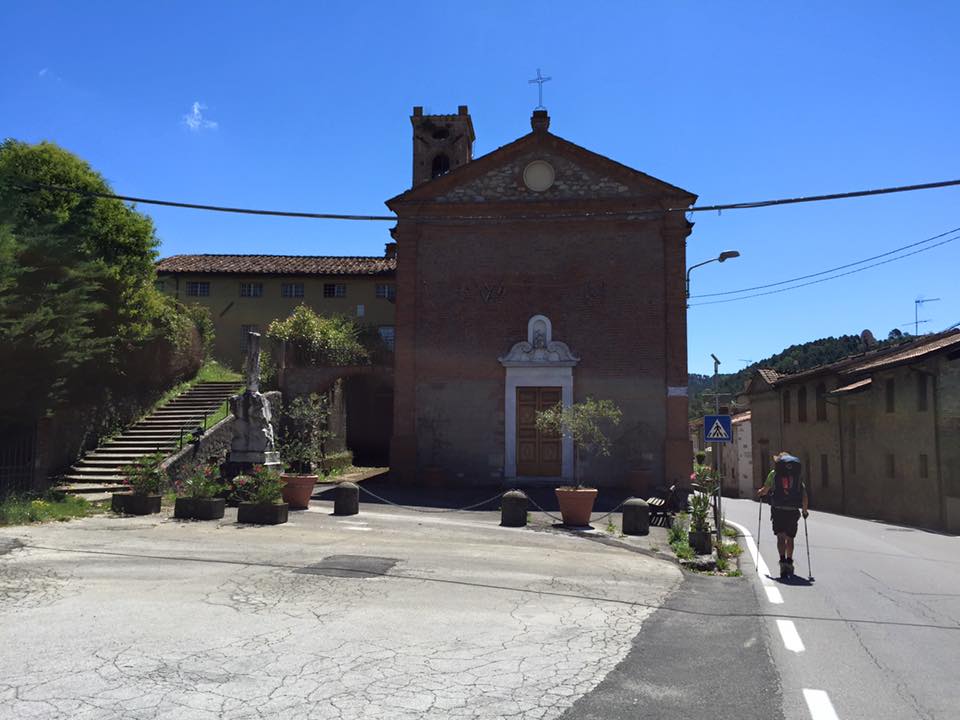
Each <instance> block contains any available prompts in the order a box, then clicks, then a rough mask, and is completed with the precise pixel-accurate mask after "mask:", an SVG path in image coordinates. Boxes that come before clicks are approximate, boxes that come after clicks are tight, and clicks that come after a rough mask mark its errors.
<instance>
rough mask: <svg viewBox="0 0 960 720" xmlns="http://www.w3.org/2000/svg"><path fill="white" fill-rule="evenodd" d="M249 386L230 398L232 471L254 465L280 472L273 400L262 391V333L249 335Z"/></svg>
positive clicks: (241, 470)
mask: <svg viewBox="0 0 960 720" xmlns="http://www.w3.org/2000/svg"><path fill="white" fill-rule="evenodd" d="M247 338H248V340H247V363H246V365H247V389H246V390H245V391H244V392H243V393H242V394H241V395H234V396H233V397H232V398H230V412H232V413H233V416H234V418H236V420H235V421H234V423H233V440H232V441H231V443H230V455H229V456H228V458H227V465H228V466H229V467H230V468H231V470H234V469H235V470H236V472H238V473H239V472H244V471H246V470H248V469H249V468H250V466H252V465H263V466H265V467H268V468H271V469H274V470H277V471H280V470H282V469H283V467H282V465H281V463H280V454H279V453H278V452H277V450H276V444H275V442H274V437H273V426H272V425H271V419H272V415H271V413H270V402H269V401H268V400H267V398H266V397H265V396H264V395H263V394H261V392H260V333H255V332H251V333H249V335H248V336H247Z"/></svg>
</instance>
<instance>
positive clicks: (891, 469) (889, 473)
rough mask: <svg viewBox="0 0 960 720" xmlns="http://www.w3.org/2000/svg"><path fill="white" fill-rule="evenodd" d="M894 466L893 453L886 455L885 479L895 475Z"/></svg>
mask: <svg viewBox="0 0 960 720" xmlns="http://www.w3.org/2000/svg"><path fill="white" fill-rule="evenodd" d="M896 469H897V468H896V464H895V462H894V457H893V453H887V477H888V478H892V477H894V475H895V473H896Z"/></svg>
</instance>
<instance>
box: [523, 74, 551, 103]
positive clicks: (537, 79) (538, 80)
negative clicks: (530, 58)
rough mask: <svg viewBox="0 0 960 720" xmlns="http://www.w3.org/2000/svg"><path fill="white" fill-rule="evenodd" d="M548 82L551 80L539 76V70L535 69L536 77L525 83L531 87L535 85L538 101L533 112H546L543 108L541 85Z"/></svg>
mask: <svg viewBox="0 0 960 720" xmlns="http://www.w3.org/2000/svg"><path fill="white" fill-rule="evenodd" d="M550 80H553V78H549V77H544V76H543V75H541V74H540V68H537V76H536V77H535V78H534V79H533V80H528V81H527V83H528V84H530V85H533V84H534V83H536V84H537V99H538V100H539V104H538V105H537V107H535V108H534V109H535V110H546V108H545V107H544V106H543V84H544V83H545V82H549V81H550Z"/></svg>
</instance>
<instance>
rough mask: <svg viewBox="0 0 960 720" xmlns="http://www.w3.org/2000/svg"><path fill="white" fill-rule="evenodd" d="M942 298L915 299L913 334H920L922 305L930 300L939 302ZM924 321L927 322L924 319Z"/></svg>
mask: <svg viewBox="0 0 960 720" xmlns="http://www.w3.org/2000/svg"><path fill="white" fill-rule="evenodd" d="M938 300H940V298H917V299H916V300H914V301H913V334H914V335H919V334H920V306H921V305H923V304H924V303H928V302H937V301H938ZM924 322H927V321H926V320H924Z"/></svg>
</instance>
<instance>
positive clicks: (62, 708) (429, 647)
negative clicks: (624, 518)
mask: <svg viewBox="0 0 960 720" xmlns="http://www.w3.org/2000/svg"><path fill="white" fill-rule="evenodd" d="M330 511H331V507H330V504H329V503H323V502H314V504H313V507H312V508H311V510H309V511H306V512H301V513H291V522H290V523H288V524H287V525H281V526H275V527H250V526H236V525H233V524H232V520H233V518H234V517H235V513H236V511H235V510H232V511H231V510H228V516H227V518H226V519H225V520H224V521H222V522H205V523H198V522H180V521H176V520H172V519H170V518H167V517H164V516H153V517H147V518H118V517H109V516H104V517H96V518H87V519H84V520H79V521H73V522H70V523H57V524H48V525H33V526H26V527H14V528H4V529H0V546H2V547H3V548H4V550H5V551H4V552H2V553H0V618H2V624H0V646H2V647H3V648H4V651H3V653H2V654H0V678H2V680H0V718H18V719H22V718H82V719H85V718H118V719H119V718H124V719H125V720H126V719H143V720H159V719H161V718H163V719H166V718H191V719H198V720H205V719H207V718H211V719H212V718H238V719H239V718H267V717H269V718H338V719H343V720H346V719H348V718H431V717H434V718H518V719H520V718H523V719H526V718H531V719H532V718H543V719H546V718H556V717H559V716H560V715H562V714H563V713H564V712H565V711H566V710H567V709H568V708H570V707H571V706H572V705H573V704H574V702H576V701H577V700H578V699H579V698H581V697H583V696H584V695H586V694H588V693H589V692H590V691H591V690H593V689H594V688H595V687H596V686H597V685H598V684H599V683H600V682H601V681H602V680H603V679H604V678H605V677H606V676H607V674H608V673H610V671H611V670H613V669H614V668H615V667H616V666H617V664H618V663H619V662H620V661H621V660H622V659H623V658H624V657H625V656H626V655H627V653H628V651H630V649H631V644H632V643H633V641H634V638H635V637H636V636H637V635H638V633H639V632H640V630H641V627H642V625H643V623H644V621H645V620H646V619H647V618H648V617H649V616H650V614H651V613H652V612H653V610H654V609H655V608H656V607H657V606H659V605H660V604H661V603H662V602H663V600H664V598H665V597H667V595H668V594H669V593H670V592H671V591H672V590H674V589H675V588H676V587H677V586H678V584H679V583H680V580H681V574H680V571H679V570H678V568H677V567H676V566H674V565H672V564H670V563H667V562H664V561H662V560H659V559H655V558H652V557H648V556H646V555H642V554H637V553H632V552H628V551H624V550H621V549H616V548H610V547H606V546H604V545H601V544H599V543H594V542H589V541H586V540H584V539H581V538H577V537H572V536H567V535H564V534H556V533H542V532H534V531H531V530H523V529H508V528H501V527H499V526H498V520H499V515H498V514H497V513H487V512H480V513H454V514H446V515H443V516H438V515H427V514H417V513H414V512H411V511H407V510H398V509H394V508H384V507H382V506H375V507H373V508H372V509H368V506H362V508H361V514H360V515H357V516H353V517H334V516H332V515H331V514H330ZM12 540H17V541H19V543H21V544H22V546H20V547H15V546H14V545H13V544H12V543H11V542H9V541H12ZM334 555H336V556H351V555H352V556H364V557H369V556H375V557H381V558H391V559H395V560H397V563H396V564H395V565H394V566H393V567H392V568H390V569H389V570H387V571H386V572H385V573H382V574H378V573H375V572H373V573H359V574H358V575H357V576H354V577H331V576H329V575H318V574H312V573H303V572H296V571H297V570H299V569H301V568H303V567H304V566H307V565H312V564H315V563H318V562H320V561H322V560H323V559H324V558H327V557H329V556H334Z"/></svg>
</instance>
